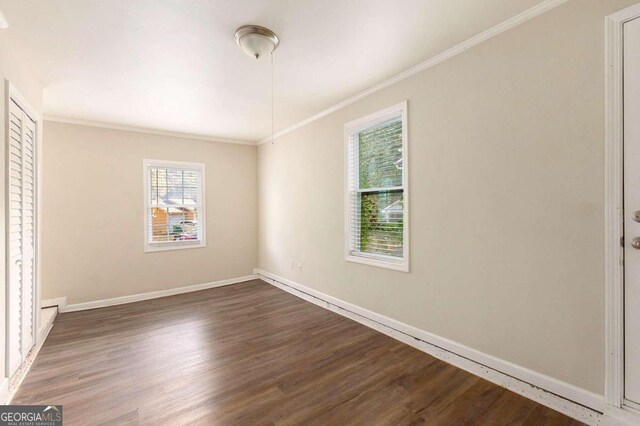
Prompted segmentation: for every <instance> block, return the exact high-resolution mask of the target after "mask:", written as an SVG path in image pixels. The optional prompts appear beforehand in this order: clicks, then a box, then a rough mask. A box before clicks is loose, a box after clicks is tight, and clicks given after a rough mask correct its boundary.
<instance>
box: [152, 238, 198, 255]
mask: <svg viewBox="0 0 640 426" xmlns="http://www.w3.org/2000/svg"><path fill="white" fill-rule="evenodd" d="M206 246H207V245H206V244H205V243H204V241H195V242H186V241H185V242H179V243H147V244H145V246H144V252H145V253H152V252H155V251H169V250H183V249H195V248H204V247H206Z"/></svg>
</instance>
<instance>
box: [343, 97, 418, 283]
mask: <svg viewBox="0 0 640 426" xmlns="http://www.w3.org/2000/svg"><path fill="white" fill-rule="evenodd" d="M405 111H406V103H403V104H400V105H397V106H394V107H391V108H389V109H386V110H384V111H381V112H379V113H376V114H373V115H371V116H368V117H365V118H363V119H360V120H357V121H355V122H352V123H349V124H347V125H346V132H345V134H346V143H347V146H348V149H347V169H348V172H347V194H346V197H347V203H346V205H347V212H346V221H347V224H346V229H347V235H346V251H347V252H346V259H347V260H350V261H355V262H359V263H366V264H370V265H373V266H382V267H387V268H391V269H397V270H402V271H407V270H408V241H407V240H408V221H407V217H408V215H407V213H408V208H407V202H408V199H407V191H406V189H407V179H408V175H407V138H406V113H405Z"/></svg>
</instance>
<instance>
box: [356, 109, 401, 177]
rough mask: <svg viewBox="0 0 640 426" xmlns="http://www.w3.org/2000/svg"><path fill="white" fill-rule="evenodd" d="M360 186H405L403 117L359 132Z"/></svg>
mask: <svg viewBox="0 0 640 426" xmlns="http://www.w3.org/2000/svg"><path fill="white" fill-rule="evenodd" d="M358 148H359V149H358V151H359V152H358V165H359V181H360V189H366V188H389V187H397V186H402V120H401V119H400V118H397V119H394V120H392V121H388V122H386V123H383V124H381V125H379V126H375V127H371V128H369V129H367V130H364V131H362V132H360V133H359V134H358Z"/></svg>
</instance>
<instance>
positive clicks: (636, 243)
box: [631, 237, 640, 249]
mask: <svg viewBox="0 0 640 426" xmlns="http://www.w3.org/2000/svg"><path fill="white" fill-rule="evenodd" d="M631 247H633V248H634V249H640V237H635V238H634V239H633V240H631Z"/></svg>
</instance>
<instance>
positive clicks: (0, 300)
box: [0, 30, 42, 400]
mask: <svg viewBox="0 0 640 426" xmlns="http://www.w3.org/2000/svg"><path fill="white" fill-rule="evenodd" d="M8 31H9V30H0V98H1V99H0V134H1V135H2V141H3V145H2V146H3V148H2V149H0V164H2V170H3V172H2V173H0V188H3V190H2V195H1V196H0V221H1V222H2V223H4V221H5V209H6V204H5V191H4V187H5V172H4V171H5V162H6V158H5V149H4V144H5V143H6V142H5V120H6V117H5V114H6V112H5V99H6V96H7V95H6V93H5V79H7V80H9V81H10V82H11V83H12V84H13V85H14V87H15V88H16V89H17V90H18V91H19V92H20V94H21V95H22V96H23V97H24V98H25V99H26V101H27V102H28V103H29V104H30V106H31V107H32V108H33V109H35V110H36V112H37V113H38V114H41V113H42V84H41V83H40V82H39V81H38V80H37V79H36V78H35V77H34V75H33V74H32V73H31V71H30V69H29V66H28V64H27V63H26V62H25V61H24V60H23V59H22V57H21V56H20V55H19V53H18V51H17V50H16V49H15V47H14V46H13V44H12V42H11V39H10V37H9V34H8ZM0 239H1V240H2V241H6V234H5V227H4V226H0ZM5 295H6V247H5V244H4V243H3V244H0V318H2V319H3V320H2V321H0V324H2V326H0V371H4V366H5V321H4V318H5V315H6V312H5ZM2 376H3V377H4V376H5V374H2ZM0 380H2V378H1V377H0ZM3 386H6V383H0V400H1V398H3V395H2V393H3V391H4V390H3V389H2V387H3Z"/></svg>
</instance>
